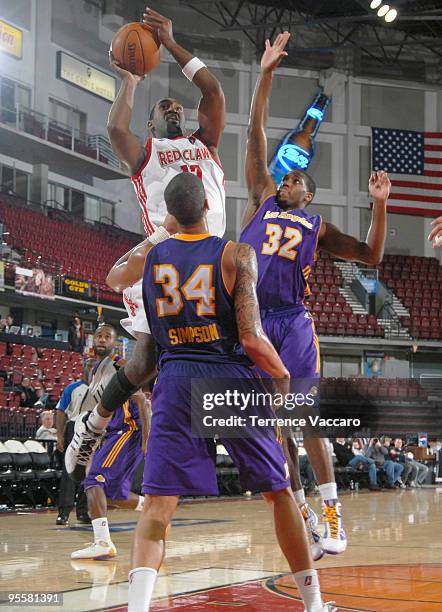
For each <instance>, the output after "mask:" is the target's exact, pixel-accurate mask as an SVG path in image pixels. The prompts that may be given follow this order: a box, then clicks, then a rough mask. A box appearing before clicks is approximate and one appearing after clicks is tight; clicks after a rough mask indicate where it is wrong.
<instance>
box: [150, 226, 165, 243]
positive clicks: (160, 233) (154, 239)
mask: <svg viewBox="0 0 442 612" xmlns="http://www.w3.org/2000/svg"><path fill="white" fill-rule="evenodd" d="M168 238H170V234H169V232H168V231H167V229H166V228H165V227H163V226H162V225H160V227H157V228H156V230H155V231H154V233H153V234H151V235H150V236H148V240H149V242H150V244H152V245H153V246H155V245H156V244H159V243H160V242H164V241H165V240H167V239H168Z"/></svg>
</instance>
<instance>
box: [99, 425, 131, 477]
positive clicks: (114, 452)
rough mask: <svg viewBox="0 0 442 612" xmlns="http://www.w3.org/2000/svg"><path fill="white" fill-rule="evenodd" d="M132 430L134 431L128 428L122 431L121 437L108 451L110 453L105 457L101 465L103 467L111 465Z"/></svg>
mask: <svg viewBox="0 0 442 612" xmlns="http://www.w3.org/2000/svg"><path fill="white" fill-rule="evenodd" d="M133 432H134V430H133V429H129V430H128V431H126V433H124V434H123V435H122V436H121V438H120V439H119V440H118V442H116V443H115V444H114V446H113V448H112V450H111V451H110V453H109V454H108V456H107V457H106V459H105V460H104V461H103V463H102V465H101V467H103V468H108V467H111V465H112V464H113V462H114V461H115V459H116V457H117V455H118V454H119V452H120V451H121V449H122V448H123V446H124V445H125V443H126V442H127V440H129V438H130V437H131V435H132V434H133Z"/></svg>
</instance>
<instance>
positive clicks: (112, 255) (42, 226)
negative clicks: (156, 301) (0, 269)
mask: <svg viewBox="0 0 442 612" xmlns="http://www.w3.org/2000/svg"><path fill="white" fill-rule="evenodd" d="M0 221H1V222H2V223H4V224H5V226H6V228H7V231H8V232H9V235H7V236H5V238H6V241H7V242H8V244H9V245H11V246H13V247H14V248H16V249H19V250H20V252H21V253H22V265H23V266H24V267H26V266H29V267H40V268H43V269H44V270H45V271H48V272H52V273H53V274H56V275H69V276H73V277H74V278H79V279H82V280H89V281H91V282H92V297H93V298H96V297H97V296H98V297H99V299H100V301H101V300H104V301H110V302H115V303H121V296H120V295H119V294H117V293H115V292H114V291H112V290H111V289H109V287H108V286H107V285H106V283H105V279H106V275H107V274H108V272H109V270H110V268H111V267H112V265H113V264H114V263H115V260H116V259H118V258H119V257H121V255H123V254H124V253H125V252H126V251H128V250H129V249H131V248H132V247H133V246H134V245H135V244H136V240H135V239H134V237H133V236H131V235H130V234H124V233H123V232H118V233H117V232H116V231H115V230H112V229H109V230H106V229H102V228H95V227H93V226H91V225H89V224H86V223H74V222H72V223H71V222H69V221H62V220H59V219H50V218H49V217H46V216H45V215H43V214H42V213H39V212H36V211H34V210H31V209H30V208H25V207H23V206H17V205H14V206H13V205H12V202H9V201H8V198H7V197H5V196H2V197H0Z"/></svg>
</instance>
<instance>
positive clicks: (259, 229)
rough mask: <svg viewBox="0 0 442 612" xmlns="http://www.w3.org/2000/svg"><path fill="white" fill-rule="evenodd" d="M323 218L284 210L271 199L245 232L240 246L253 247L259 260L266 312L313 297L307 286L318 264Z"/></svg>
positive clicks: (261, 302)
mask: <svg viewBox="0 0 442 612" xmlns="http://www.w3.org/2000/svg"><path fill="white" fill-rule="evenodd" d="M320 227H321V217H320V216H319V215H309V214H308V213H307V212H306V211H305V210H301V209H300V210H298V209H296V210H287V211H286V210H283V209H282V208H280V207H279V206H278V204H277V203H276V197H275V196H270V197H269V198H267V200H266V201H265V202H264V204H263V205H262V206H261V208H260V209H259V210H258V212H257V213H256V214H255V216H254V217H253V219H252V220H251V221H250V223H249V224H248V225H247V226H246V227H245V228H244V230H243V231H242V233H241V236H240V242H246V243H248V244H250V245H251V246H252V247H253V248H254V249H255V251H256V257H257V259H258V284H257V293H258V300H259V305H260V307H261V309H262V310H267V309H273V308H283V307H286V306H295V305H297V304H301V303H302V301H303V300H304V298H305V297H307V296H308V295H310V289H309V286H308V283H307V280H308V277H309V275H310V272H311V270H312V268H313V265H314V263H315V252H316V247H317V243H318V233H319V229H320Z"/></svg>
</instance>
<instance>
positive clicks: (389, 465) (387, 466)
mask: <svg viewBox="0 0 442 612" xmlns="http://www.w3.org/2000/svg"><path fill="white" fill-rule="evenodd" d="M388 444H390V438H388ZM364 455H365V456H366V457H368V458H369V459H373V460H374V462H375V463H376V467H379V468H381V469H382V470H383V471H384V472H385V473H386V475H387V481H388V482H387V484H386V485H385V487H386V488H387V489H395V488H396V486H395V483H396V482H397V481H398V479H399V478H400V476H401V474H402V472H403V471H404V468H403V467H402V465H401V464H400V463H398V462H394V461H392V460H391V459H390V458H389V455H388V448H387V446H386V445H385V444H382V443H381V442H380V441H379V438H372V439H371V440H370V442H369V444H368V445H367V446H366V447H365V449H364Z"/></svg>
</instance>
